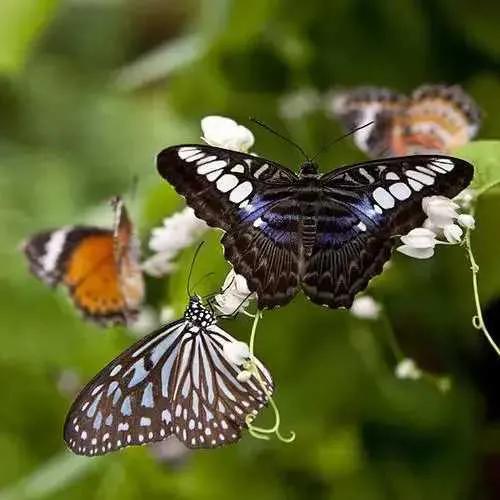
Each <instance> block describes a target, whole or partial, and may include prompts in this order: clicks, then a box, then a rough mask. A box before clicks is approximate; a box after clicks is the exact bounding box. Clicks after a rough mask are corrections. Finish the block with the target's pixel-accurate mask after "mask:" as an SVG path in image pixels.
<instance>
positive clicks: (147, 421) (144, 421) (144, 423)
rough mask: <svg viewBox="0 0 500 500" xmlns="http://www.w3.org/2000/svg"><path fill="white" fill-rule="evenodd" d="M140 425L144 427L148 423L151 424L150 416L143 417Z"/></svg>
mask: <svg viewBox="0 0 500 500" xmlns="http://www.w3.org/2000/svg"><path fill="white" fill-rule="evenodd" d="M139 425H141V426H142V427H147V426H148V425H151V419H150V418H149V417H141V420H140V422H139Z"/></svg>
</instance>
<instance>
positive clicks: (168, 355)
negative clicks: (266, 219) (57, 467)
mask: <svg viewBox="0 0 500 500" xmlns="http://www.w3.org/2000/svg"><path fill="white" fill-rule="evenodd" d="M227 342H234V339H233V337H231V336H230V335H229V334H227V333H226V332H224V331H223V330H222V329H220V328H219V327H218V326H217V325H216V324H215V318H214V316H213V314H212V313H211V312H209V311H208V310H207V309H205V308H204V307H203V306H202V305H201V304H200V303H199V302H198V301H193V300H192V301H191V304H190V306H189V308H188V310H187V311H186V314H185V316H184V318H183V319H182V320H179V321H176V322H174V323H171V324H169V325H167V326H165V327H163V328H161V329H160V330H158V331H156V332H154V333H152V334H151V335H149V336H147V337H145V338H143V339H141V340H140V341H138V342H137V343H136V344H134V345H133V346H132V347H130V348H129V349H127V350H126V351H125V352H124V353H122V354H121V355H120V356H118V357H117V358H116V359H115V360H114V361H112V362H111V363H110V364H109V365H108V366H107V367H106V368H104V369H103V370H102V371H101V372H100V373H99V374H98V375H97V376H96V377H95V378H94V379H93V380H92V381H91V382H90V383H89V384H88V385H87V386H86V387H85V388H84V389H83V390H82V391H81V393H80V394H79V396H78V397H77V399H76V401H75V402H74V403H73V405H72V406H71V409H70V411H69V413H68V416H67V418H66V423H65V427H64V439H65V441H66V443H67V445H68V446H69V448H70V449H71V450H72V451H74V452H75V453H77V454H82V455H100V454H104V453H107V452H109V451H113V450H117V449H120V448H123V447H125V446H129V445H135V444H143V443H147V442H152V441H161V440H163V439H165V438H166V437H168V436H169V435H173V434H175V435H176V436H177V437H178V438H179V439H180V440H181V441H182V442H183V443H184V444H185V445H186V446H188V447H190V448H213V447H217V446H221V445H224V444H228V443H231V442H234V441H236V440H238V439H239V438H240V437H241V430H242V428H243V427H244V426H245V417H246V415H250V414H251V415H255V414H256V413H257V412H258V410H259V409H261V408H262V407H263V406H264V405H265V404H266V403H267V396H266V394H265V393H264V392H263V391H262V389H261V388H260V386H259V385H258V384H257V382H256V380H255V378H254V377H252V378H251V379H250V380H249V381H247V382H239V381H238V380H237V375H238V373H239V371H240V369H239V368H238V367H236V366H235V365H232V364H231V363H229V362H228V361H227V360H226V359H225V357H224V355H223V350H224V345H225V344H226V343H227ZM257 365H258V367H259V371H260V374H261V377H262V379H263V380H264V381H265V383H266V387H267V389H268V391H269V392H272V389H273V386H272V380H271V377H270V375H269V372H268V371H267V370H266V369H265V368H264V366H263V365H262V364H261V363H260V362H259V361H257Z"/></svg>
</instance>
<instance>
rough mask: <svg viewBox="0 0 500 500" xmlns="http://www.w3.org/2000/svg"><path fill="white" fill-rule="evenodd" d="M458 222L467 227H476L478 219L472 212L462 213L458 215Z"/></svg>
mask: <svg viewBox="0 0 500 500" xmlns="http://www.w3.org/2000/svg"><path fill="white" fill-rule="evenodd" d="M457 221H458V223H459V224H460V225H461V226H462V227H465V228H466V229H474V228H475V227H476V219H474V217H473V216H472V215H470V214H460V215H459V216H458V217H457Z"/></svg>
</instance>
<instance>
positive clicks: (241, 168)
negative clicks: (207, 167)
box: [231, 164, 245, 174]
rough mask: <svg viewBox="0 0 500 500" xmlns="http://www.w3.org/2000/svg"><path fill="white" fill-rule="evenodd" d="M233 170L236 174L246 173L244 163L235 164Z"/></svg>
mask: <svg viewBox="0 0 500 500" xmlns="http://www.w3.org/2000/svg"><path fill="white" fill-rule="evenodd" d="M231 172H234V173H235V174H244V173H245V167H244V166H243V165H240V164H238V165H235V166H234V167H233V168H232V169H231Z"/></svg>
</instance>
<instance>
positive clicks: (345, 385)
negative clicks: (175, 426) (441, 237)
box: [0, 0, 500, 500]
mask: <svg viewBox="0 0 500 500" xmlns="http://www.w3.org/2000/svg"><path fill="white" fill-rule="evenodd" d="M499 18H500V4H498V2H493V1H487V0H483V1H476V2H470V1H467V0H439V1H438V0H421V1H417V0H414V1H410V0H402V1H399V2H388V1H384V0H370V1H364V0H336V1H330V2H326V1H322V0H308V1H307V2H303V3H302V2H292V1H285V0H274V1H273V0H253V1H248V0H246V1H240V0H66V1H58V0H2V1H1V2H0V200H1V201H0V242H1V243H0V252H1V254H0V257H1V260H0V296H1V298H2V299H1V300H0V332H1V344H0V387H1V392H0V499H1V500H6V499H15V500H17V499H25V498H26V499H28V498H29V499H35V498H47V499H61V500H63V499H64V500H72V499H125V500H128V499H160V498H161V499H172V500H177V499H178V500H191V499H197V500H205V499H206V500H211V499H226V498H228V499H233V498H237V499H240V500H246V499H257V498H258V499H260V500H268V499H273V500H274V499H287V500H288V499H303V498H308V499H315V500H316V499H342V500H343V499H354V500H356V499H360V500H382V499H384V500H385V499H396V500H401V499H405V500H419V499H424V498H425V499H428V500H433V499H436V500H437V499H439V500H446V499H454V500H457V499H499V498H500V404H499V401H500V394H499V392H498V384H497V380H498V378H499V376H500V360H498V358H496V357H495V355H494V353H493V352H492V351H491V350H490V349H489V348H488V346H487V345H486V343H485V341H484V339H483V338H482V337H481V336H480V335H479V334H478V333H477V332H476V331H475V330H474V329H473V328H472V325H471V316H472V314H473V305H472V292H471V286H470V275H469V270H468V263H467V261H466V258H465V254H464V252H463V251H462V250H461V249H460V248H457V247H455V248H440V249H439V251H438V252H437V253H438V255H437V256H436V258H433V259H432V260H430V261H425V262H417V261H411V260H410V259H408V258H405V257H403V256H395V258H394V259H393V266H392V267H391V268H390V269H389V270H388V271H387V272H386V273H385V274H384V275H383V276H382V277H380V278H378V279H377V280H375V281H374V282H373V283H372V285H371V288H370V293H371V294H372V295H374V296H375V297H376V298H377V299H378V300H380V301H381V302H382V303H383V305H384V307H385V310H386V312H387V318H384V319H380V320H377V321H371V322H370V321H363V320H360V319H356V318H354V317H353V316H352V315H350V314H349V313H348V312H345V311H326V310H323V309H322V308H318V307H314V306H312V305H310V304H308V303H306V302H305V301H304V300H303V298H302V297H299V298H297V299H296V300H295V301H294V302H293V303H292V304H291V305H290V306H288V307H286V308H284V309H281V310H278V311H273V312H269V313H266V314H265V315H264V319H263V321H262V322H261V324H260V326H259V332H258V339H257V354H258V355H259V356H260V357H261V359H263V360H265V362H266V363H267V365H268V366H269V367H270V368H271V370H272V372H273V375H274V378H275V380H276V382H277V393H276V399H277V401H278V404H279V405H280V408H281V411H282V419H283V432H286V431H287V430H288V429H293V430H295V431H296V433H297V439H296V441H295V442H294V443H293V444H290V445H286V444H282V443H279V442H277V441H269V442H265V441H256V440H254V439H252V438H250V437H249V436H248V435H245V437H244V438H243V440H242V441H241V442H240V443H239V444H237V445H234V446H230V447H228V448H224V449H219V450H212V451H201V452H196V453H191V454H189V455H188V456H186V457H182V458H177V459H175V460H167V461H159V460H158V459H157V458H155V456H154V455H153V454H152V453H151V451H150V450H149V449H147V448H145V447H142V448H134V449H127V450H126V451H122V452H119V453H115V454H112V455H109V456H106V457H103V458H99V459H88V458H83V457H74V456H72V455H70V454H69V452H65V451H64V444H63V441H62V425H63V422H64V417H65V414H66V411H67V409H68V407H69V404H70V402H71V399H72V397H73V396H72V394H71V393H72V390H74V388H73V389H72V388H71V387H70V388H68V387H66V386H67V385H68V384H67V383H66V384H65V383H63V382H61V374H66V379H67V378H68V373H69V374H70V375H72V376H73V378H75V377H76V379H75V380H76V381H74V383H73V385H74V386H77V385H78V379H79V380H80V381H81V382H82V383H83V382H85V381H86V380H87V379H89V378H90V377H91V376H93V375H94V374H95V373H96V372H97V370H99V369H100V368H101V367H102V366H104V364H105V363H106V362H107V361H108V360H109V359H111V358H112V357H113V356H114V355H116V354H117V353H118V352H120V350H121V349H122V348H124V347H125V346H127V345H129V344H130V343H131V342H132V340H133V337H132V336H131V334H130V332H127V331H126V330H125V329H120V328H116V329H112V330H101V329H98V328H96V327H93V326H92V325H89V324H86V323H83V322H82V321H81V320H80V318H79V317H78V315H77V314H76V313H75V311H74V310H73V308H72V307H71V305H70V304H69V303H68V301H67V299H66V297H65V295H64V293H61V292H58V293H53V292H51V291H49V290H48V289H47V288H46V287H44V286H43V285H42V284H41V283H39V282H38V281H37V280H35V279H34V278H33V277H32V276H30V275H29V273H28V272H27V266H26V263H25V262H24V260H23V258H22V256H21V254H20V252H19V251H18V244H19V243H20V241H21V240H22V239H23V238H24V237H26V236H27V235H29V234H30V233H31V232H34V231H36V230H39V229H43V228H47V227H57V226H59V225H64V224H73V223H82V222H87V221H93V222H96V221H97V222H99V223H102V224H110V222H111V213H110V210H109V207H108V206H107V205H106V200H107V199H108V198H109V197H111V196H112V195H115V194H124V195H127V194H130V193H131V191H133V185H134V177H136V176H137V178H138V188H137V190H135V195H130V196H128V198H127V200H128V202H129V207H130V209H131V212H132V214H133V217H134V219H135V221H136V223H137V225H138V227H139V230H140V233H141V235H142V237H143V242H144V250H145V253H147V236H148V232H149V230H150V229H151V228H152V227H153V226H155V225H157V224H158V223H159V222H160V221H161V219H162V217H164V216H166V215H167V214H170V213H172V212H173V211H175V210H176V209H178V208H181V207H182V201H181V199H180V198H179V197H178V196H177V195H175V193H174V192H173V191H172V189H170V188H169V187H168V186H167V185H166V183H164V182H163V181H162V180H160V178H159V176H158V175H157V174H156V170H155V165H154V156H155V154H156V153H157V152H158V151H159V150H160V149H161V148H162V147H165V146H167V145H171V144H175V143H181V142H192V141H197V140H198V138H199V136H200V133H201V132H200V129H199V120H200V118H201V117H203V116H204V115H206V114H223V115H228V116H230V117H233V118H235V119H237V120H239V121H240V122H242V123H244V124H248V122H247V121H246V120H247V118H248V117H249V116H256V117H258V118H260V119H261V120H264V121H266V122H268V123H269V124H271V125H273V126H275V127H276V128H278V129H279V130H281V131H284V132H285V133H287V134H288V135H290V136H292V137H293V138H295V139H296V140H297V141H298V142H299V143H300V144H301V145H302V146H303V147H304V148H305V149H306V150H307V151H310V152H315V151H317V150H319V148H320V147H321V145H322V144H324V143H325V142H326V141H327V140H331V139H332V138H335V137H336V136H338V135H340V133H341V130H340V128H339V127H338V125H337V124H335V123H334V122H332V121H331V120H330V119H329V118H328V117H327V116H326V114H325V112H324V111H323V110H322V109H316V110H312V111H311V112H309V113H306V114H301V113H300V112H299V111H300V110H299V111H297V110H296V109H295V108H293V106H292V104H291V102H293V101H290V100H285V101H283V96H286V95H289V94H290V93H294V92H297V91H302V90H303V89H312V90H313V91H316V92H318V93H319V95H323V94H324V93H325V92H327V91H328V90H329V89H330V88H331V87H334V86H349V85H359V84H374V85H375V84H376V85H384V86H389V87H393V88H396V89H398V90H400V91H404V92H409V91H411V89H412V88H414V87H415V86H418V85H419V84H421V83H426V82H447V83H459V84H461V85H463V86H464V88H465V89H466V90H467V91H468V92H469V93H470V94H471V95H472V96H473V97H474V98H475V99H476V100H477V102H478V103H479V105H480V106H481V108H482V109H483V111H484V115H485V116H484V124H483V127H482V129H481V132H480V138H483V139H484V138H500V99H499V96H500V35H499V32H498V19H499ZM309 93H311V92H310V91H309ZM313 101H314V99H313ZM290 106H291V107H290ZM254 132H255V135H256V146H255V150H256V151H258V152H259V154H263V155H266V156H268V157H270V158H273V159H275V160H277V161H280V162H282V163H285V164H287V165H290V166H294V167H296V166H298V163H299V162H300V158H298V157H297V154H296V152H295V151H294V150H293V149H291V148H290V147H289V146H287V144H286V143H284V142H282V141H279V140H278V139H277V138H276V137H273V136H271V135H269V134H267V133H266V132H265V131H262V130H255V128H254ZM360 159H363V155H362V153H360V152H358V151H357V150H356V149H355V147H354V146H353V145H352V143H351V141H350V140H345V141H343V142H341V143H339V144H336V145H335V147H334V148H332V149H331V150H330V151H329V152H328V154H327V155H325V157H324V158H323V160H322V162H321V164H322V168H323V169H324V170H329V169H331V168H334V167H335V166H338V165H340V164H343V163H347V162H350V161H355V160H360ZM499 168H500V166H499ZM499 209H500V199H498V198H497V197H495V196H494V195H491V196H487V197H485V198H484V199H482V200H481V202H480V204H479V207H478V213H477V217H478V223H479V228H478V230H477V231H475V232H474V235H473V240H474V245H475V248H476V253H477V258H478V262H479V264H480V266H481V273H480V280H481V291H482V300H483V301H484V303H485V304H487V303H491V304H493V305H491V306H490V307H489V309H488V320H489V322H490V324H491V325H492V328H493V330H495V329H497V328H496V327H497V322H498V317H497V316H500V314H499V313H498V312H497V309H498V310H500V306H498V305H497V304H495V303H494V302H491V301H494V299H496V297H497V296H500V263H499V258H500V257H499V252H498V234H499V232H498V228H499V221H498V216H497V214H498V210H499ZM218 238H219V236H218V235H217V234H216V233H215V232H214V233H213V234H211V235H210V236H209V237H208V240H209V244H208V247H205V249H204V250H203V253H202V256H201V258H200V259H199V261H198V264H197V268H198V270H197V273H198V274H199V275H202V274H203V273H205V272H206V271H207V270H212V269H213V270H215V271H216V273H217V274H216V280H215V281H214V282H213V283H212V287H213V288H215V287H216V286H217V284H218V283H221V282H222V280H223V278H224V276H225V271H226V270H227V265H226V264H225V263H224V261H223V257H222V255H221V252H220V247H219V244H218V243H217V241H218ZM191 255H192V249H188V250H186V251H185V252H184V254H183V255H182V256H181V260H180V261H181V263H182V265H181V266H180V267H179V271H178V272H176V273H175V274H174V275H173V276H172V277H171V278H170V279H165V280H161V281H153V280H150V282H149V292H150V295H149V297H150V299H149V300H150V302H152V303H154V304H155V305H157V306H159V305H161V304H162V305H167V304H173V305H175V307H176V310H177V312H178V313H180V312H181V310H182V307H183V304H184V303H185V296H184V293H185V292H184V290H185V280H186V266H185V264H186V263H187V262H189V261H190V259H191ZM498 324H500V322H498ZM225 326H226V328H228V329H229V330H230V331H231V333H233V334H234V335H236V336H238V337H239V338H242V339H247V338H248V334H249V331H250V322H249V320H247V319H244V318H241V319H238V320H236V321H233V322H230V323H229V322H228V323H226V324H225ZM390 329H393V331H394V333H395V335H396V337H397V338H398V341H399V343H400V344H401V346H402V348H403V350H404V352H405V353H406V354H407V355H408V356H410V357H412V358H414V359H415V360H416V362H417V363H418V364H419V365H420V366H421V367H423V368H424V369H426V370H428V371H430V372H432V373H435V374H436V375H444V376H449V377H450V380H451V381H452V386H451V390H449V391H448V392H446V393H443V392H442V391H440V390H438V389H437V388H436V386H435V385H434V384H432V383H429V381H428V380H421V381H408V380H399V379H397V378H396V377H395V376H394V366H395V363H396V360H395V358H394V355H393V353H392V351H391V350H390V348H389V343H388V336H387V334H388V332H389V330H390ZM493 333H495V331H493ZM497 333H498V337H500V332H499V331H498V329H497ZM69 379H70V380H71V376H70V377H69ZM69 385H70V386H71V384H69ZM62 386H64V387H62ZM266 418H267V419H269V415H267V414H266V413H265V414H264V415H263V416H262V417H261V420H260V421H259V423H262V422H264V423H265V422H266Z"/></svg>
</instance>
